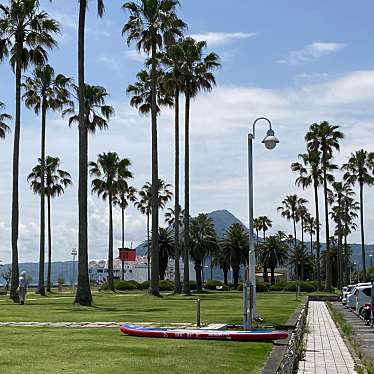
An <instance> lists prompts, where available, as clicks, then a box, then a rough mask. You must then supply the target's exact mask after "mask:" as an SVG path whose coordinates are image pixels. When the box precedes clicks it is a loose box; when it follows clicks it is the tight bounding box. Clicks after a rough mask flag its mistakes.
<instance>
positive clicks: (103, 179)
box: [89, 152, 132, 291]
mask: <svg viewBox="0 0 374 374" xmlns="http://www.w3.org/2000/svg"><path fill="white" fill-rule="evenodd" d="M89 166H90V175H91V177H94V179H93V180H92V183H91V185H92V193H97V195H98V196H99V197H102V198H103V200H104V201H106V200H108V203H109V205H108V206H109V246H108V282H107V283H108V288H109V289H110V290H112V291H114V283H113V201H114V198H115V196H116V193H117V186H118V183H122V184H123V185H125V184H127V183H126V180H127V179H129V178H132V173H131V171H130V170H129V167H130V166H131V162H130V160H129V159H127V158H124V159H120V158H119V156H118V154H117V153H115V152H108V153H102V154H99V155H98V156H97V162H93V161H91V162H90V164H89Z"/></svg>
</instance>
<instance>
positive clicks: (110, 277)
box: [108, 191, 114, 292]
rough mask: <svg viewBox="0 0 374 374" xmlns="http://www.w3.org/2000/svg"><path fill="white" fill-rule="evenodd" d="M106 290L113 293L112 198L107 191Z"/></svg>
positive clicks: (110, 193)
mask: <svg viewBox="0 0 374 374" xmlns="http://www.w3.org/2000/svg"><path fill="white" fill-rule="evenodd" d="M108 288H109V289H110V290H112V291H113V292H114V282H113V196H112V192H110V191H109V250H108Z"/></svg>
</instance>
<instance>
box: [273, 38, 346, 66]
mask: <svg viewBox="0 0 374 374" xmlns="http://www.w3.org/2000/svg"><path fill="white" fill-rule="evenodd" d="M345 47H346V44H343V43H323V42H314V43H312V44H308V45H306V46H305V47H303V48H302V49H299V50H295V51H291V52H289V53H288V56H287V57H286V58H284V59H281V60H280V61H279V62H280V63H282V64H287V65H298V64H301V63H305V62H309V61H313V60H316V59H318V58H320V57H323V56H327V55H330V54H332V53H335V52H338V51H341V50H342V49H344V48H345Z"/></svg>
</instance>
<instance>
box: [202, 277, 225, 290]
mask: <svg viewBox="0 0 374 374" xmlns="http://www.w3.org/2000/svg"><path fill="white" fill-rule="evenodd" d="M217 287H225V284H224V283H222V282H220V281H218V280H214V279H213V280H208V281H206V283H205V288H206V289H207V290H216V289H217Z"/></svg>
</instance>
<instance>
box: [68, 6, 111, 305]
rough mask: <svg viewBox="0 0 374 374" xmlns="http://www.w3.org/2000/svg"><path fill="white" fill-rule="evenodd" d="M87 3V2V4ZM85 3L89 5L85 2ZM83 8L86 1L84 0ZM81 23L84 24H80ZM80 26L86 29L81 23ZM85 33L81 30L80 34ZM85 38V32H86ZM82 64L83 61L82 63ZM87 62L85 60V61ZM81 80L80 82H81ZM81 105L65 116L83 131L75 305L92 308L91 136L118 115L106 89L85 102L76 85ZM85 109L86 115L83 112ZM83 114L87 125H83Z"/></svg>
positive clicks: (91, 91)
mask: <svg viewBox="0 0 374 374" xmlns="http://www.w3.org/2000/svg"><path fill="white" fill-rule="evenodd" d="M83 2H84V1H83ZM84 3H85V2H84ZM80 4H81V7H82V1H81V3H80ZM80 22H81V21H80ZM79 27H82V25H81V24H80V26H79ZM80 33H81V30H80V31H79V35H81V34H80ZM83 38H84V33H83ZM80 48H81V47H80ZM79 61H80V60H79ZM83 61H84V60H83ZM79 81H80V80H79ZM73 87H74V92H75V97H76V99H77V100H78V102H79V112H78V113H76V112H75V105H74V102H71V103H70V107H69V108H68V109H66V110H64V111H63V116H70V118H69V125H70V126H71V125H72V124H73V123H76V124H78V131H79V182H78V183H79V185H78V210H79V222H78V231H79V232H78V245H79V253H78V287H77V293H76V295H75V302H76V303H78V304H81V305H91V302H92V295H91V288H90V279H89V276H88V247H87V246H88V242H87V240H88V237H87V181H88V134H89V133H91V134H95V133H96V130H97V129H99V130H104V129H107V128H108V122H109V120H110V118H111V117H112V116H113V114H114V109H113V107H111V106H109V105H106V98H107V97H108V93H107V91H106V89H105V88H104V87H101V86H91V85H89V84H85V85H84V100H83V102H82V100H81V96H80V95H81V87H80V85H79V87H77V86H73ZM83 109H84V112H83V114H82V113H81V110H83ZM82 115H83V120H84V124H83V126H82V125H81V124H82V118H81V116H82Z"/></svg>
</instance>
